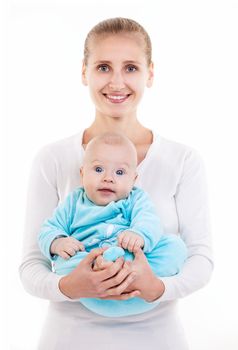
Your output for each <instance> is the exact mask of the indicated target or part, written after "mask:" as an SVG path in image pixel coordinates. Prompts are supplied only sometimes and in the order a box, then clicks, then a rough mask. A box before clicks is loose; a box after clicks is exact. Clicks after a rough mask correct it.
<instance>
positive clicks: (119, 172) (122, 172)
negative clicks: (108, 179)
mask: <svg viewBox="0 0 238 350" xmlns="http://www.w3.org/2000/svg"><path fill="white" fill-rule="evenodd" d="M116 174H117V175H120V176H121V175H124V174H125V171H124V170H122V169H119V170H117V171H116Z"/></svg>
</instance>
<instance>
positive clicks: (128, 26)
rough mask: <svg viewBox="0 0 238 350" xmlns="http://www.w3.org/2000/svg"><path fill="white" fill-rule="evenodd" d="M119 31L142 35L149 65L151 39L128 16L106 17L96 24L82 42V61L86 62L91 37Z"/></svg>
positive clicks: (118, 32)
mask: <svg viewBox="0 0 238 350" xmlns="http://www.w3.org/2000/svg"><path fill="white" fill-rule="evenodd" d="M120 33H134V34H137V35H140V36H141V37H142V39H143V41H144V46H145V55H146V59H147V64H148V66H149V65H150V64H151V57H152V46H151V40H150V37H149V35H148V33H147V32H146V30H145V29H144V28H143V27H142V25H140V24H139V23H137V22H136V21H134V20H132V19H129V18H123V17H116V18H109V19H106V20H104V21H102V22H99V23H98V24H96V25H95V26H94V27H93V28H92V29H91V30H90V32H89V33H88V35H87V37H86V40H85V43H84V63H85V64H86V65H87V63H88V57H89V55H90V49H89V44H90V41H91V40H92V39H93V38H96V37H99V36H104V37H105V36H107V35H110V34H114V35H115V34H120Z"/></svg>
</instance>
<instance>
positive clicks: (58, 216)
mask: <svg viewBox="0 0 238 350" xmlns="http://www.w3.org/2000/svg"><path fill="white" fill-rule="evenodd" d="M77 198H78V195H77V192H76V191H75V192H72V193H70V194H69V195H68V197H66V199H65V201H64V202H63V203H62V204H60V205H59V206H58V207H57V208H56V209H55V210H54V213H53V216H52V217H51V218H50V219H48V220H46V221H45V222H44V224H43V225H42V228H41V231H40V233H39V236H38V243H39V246H40V249H41V251H42V253H43V254H44V255H45V256H46V257H47V258H48V259H50V260H52V255H51V254H50V246H51V243H52V242H53V240H54V239H55V238H56V237H57V236H65V237H67V236H70V234H71V232H70V225H71V222H72V219H73V216H74V212H75V207H76V203H77Z"/></svg>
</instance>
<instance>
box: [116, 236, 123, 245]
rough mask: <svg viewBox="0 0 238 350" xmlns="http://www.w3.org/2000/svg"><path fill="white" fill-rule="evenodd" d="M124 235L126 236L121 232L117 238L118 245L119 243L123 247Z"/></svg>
mask: <svg viewBox="0 0 238 350" xmlns="http://www.w3.org/2000/svg"><path fill="white" fill-rule="evenodd" d="M123 237H124V234H123V233H121V234H120V235H119V236H118V238H117V241H118V245H119V247H121V246H122V240H123Z"/></svg>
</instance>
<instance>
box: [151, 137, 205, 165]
mask: <svg viewBox="0 0 238 350" xmlns="http://www.w3.org/2000/svg"><path fill="white" fill-rule="evenodd" d="M157 139H158V142H157V146H156V148H157V152H156V153H157V154H158V157H160V158H162V159H163V158H164V159H166V160H167V161H168V160H169V159H171V161H175V160H177V161H181V160H185V159H188V158H194V159H195V158H201V156H200V154H199V152H198V151H197V150H196V149H195V148H194V147H193V146H189V145H186V144H184V143H182V142H178V141H173V140H170V139H167V138H165V137H162V136H157Z"/></svg>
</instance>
